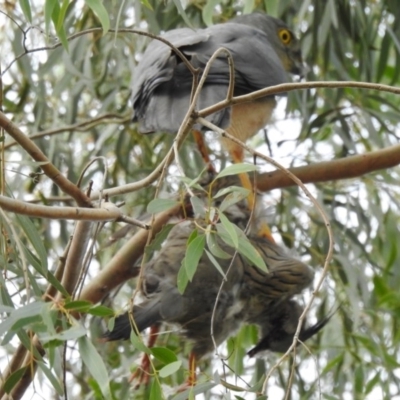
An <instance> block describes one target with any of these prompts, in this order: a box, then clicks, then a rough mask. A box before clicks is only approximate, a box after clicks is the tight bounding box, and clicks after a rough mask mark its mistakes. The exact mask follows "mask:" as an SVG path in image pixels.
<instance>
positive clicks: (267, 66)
mask: <svg viewBox="0 0 400 400" xmlns="http://www.w3.org/2000/svg"><path fill="white" fill-rule="evenodd" d="M162 37H163V38H164V39H166V40H168V41H169V42H170V43H172V45H174V46H175V47H176V48H178V49H179V50H180V51H181V52H182V53H183V54H184V55H185V56H186V58H187V59H188V60H189V62H190V63H191V64H192V65H193V67H195V68H199V69H200V70H201V71H203V70H204V68H205V66H206V64H207V62H208V61H209V59H210V57H211V56H212V55H213V53H214V52H215V51H216V50H217V49H219V48H221V47H223V48H225V49H227V50H228V51H229V52H230V53H231V55H232V58H233V63H234V71H235V76H234V95H235V96H238V95H243V94H248V93H251V92H254V91H256V90H259V89H263V88H266V87H269V86H273V85H278V84H282V83H286V82H287V81H288V73H292V74H297V75H303V74H304V72H305V65H304V64H303V61H302V57H301V51H300V43H299V41H298V39H297V38H296V37H295V35H294V34H293V32H292V31H291V30H290V29H289V28H288V27H287V25H286V24H285V23H284V22H282V21H281V20H279V19H276V18H273V17H271V16H269V15H265V14H262V13H253V14H247V15H242V16H239V17H236V18H234V19H233V20H231V21H229V22H227V23H223V24H218V25H214V26H211V27H209V28H206V29H198V30H193V29H189V28H181V29H174V30H171V31H168V32H166V33H165V34H163V35H162ZM229 82H230V73H229V67H228V60H227V57H226V55H224V54H221V55H219V56H218V57H217V59H216V60H215V61H214V63H213V64H212V66H211V69H210V71H209V74H208V76H207V78H206V80H205V84H204V86H203V88H202V90H201V93H200V96H199V99H198V103H197V107H196V109H197V110H201V109H204V108H206V107H209V106H212V105H214V104H215V103H218V102H219V101H222V100H224V99H225V98H226V97H227V92H228V86H229ZM192 86H193V76H192V73H191V72H190V71H189V69H188V68H187V66H186V65H185V64H184V63H183V62H182V60H181V59H180V57H179V56H178V55H177V54H176V53H175V52H174V51H173V50H172V49H171V48H170V47H169V46H167V45H166V44H164V43H162V42H160V41H158V40H153V41H152V42H151V43H150V44H149V46H148V47H147V49H146V51H145V53H144V54H143V57H142V59H141V60H140V62H139V64H138V66H137V68H136V71H135V73H134V85H133V110H134V117H133V120H134V121H136V122H138V127H139V131H140V132H142V133H151V132H156V131H161V132H170V133H177V132H178V130H179V127H180V125H181V124H182V121H183V119H184V117H185V115H186V113H187V111H188V109H189V105H190V100H191V95H192ZM280 95H282V93H281V94H280ZM275 106H276V100H275V96H267V97H263V98H261V99H257V100H254V101H251V102H247V103H244V104H236V105H234V106H232V107H229V108H225V109H223V110H220V111H218V112H215V113H214V114H212V115H210V116H208V117H207V120H209V121H210V122H212V123H213V124H215V125H216V126H217V127H219V128H224V129H226V130H227V132H228V133H230V134H231V135H233V136H234V137H236V138H238V139H240V140H241V141H246V140H247V139H248V138H250V137H252V136H254V135H255V134H256V133H257V132H258V131H259V130H260V129H262V128H263V127H265V125H266V124H267V123H268V121H269V120H270V117H271V114H272V112H273V109H274V108H275ZM194 129H195V138H196V141H197V142H198V144H199V149H200V152H201V153H203V157H204V158H205V159H206V161H207V162H208V163H209V158H208V155H206V154H204V151H203V150H202V149H205V148H206V146H205V145H204V143H203V142H202V136H201V134H200V133H199V131H205V130H209V129H205V128H204V127H203V126H200V125H199V124H196V125H195V127H194ZM222 142H223V145H224V147H225V148H226V149H227V150H228V151H229V152H230V154H231V156H232V158H233V161H234V162H242V161H243V158H244V153H243V149H242V147H241V146H240V145H238V144H236V143H233V142H232V141H230V140H229V139H227V138H226V139H223V140H222ZM211 170H212V168H211ZM241 180H242V184H243V186H244V187H246V188H247V189H252V184H251V182H250V180H249V177H248V176H247V174H242V175H241ZM248 200H249V206H250V208H251V209H253V207H254V202H255V200H254V195H253V194H252V193H251V194H250V195H249V198H248ZM265 229H266V234H265V235H266V236H267V237H269V239H270V240H272V241H273V238H272V236H271V235H270V233H269V230H268V228H265Z"/></svg>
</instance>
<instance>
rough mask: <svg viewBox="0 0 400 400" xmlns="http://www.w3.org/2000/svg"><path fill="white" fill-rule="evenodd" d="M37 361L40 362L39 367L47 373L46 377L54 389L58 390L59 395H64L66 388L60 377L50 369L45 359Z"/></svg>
mask: <svg viewBox="0 0 400 400" xmlns="http://www.w3.org/2000/svg"><path fill="white" fill-rule="evenodd" d="M37 363H38V366H39V368H40V369H41V370H42V371H43V373H44V374H45V375H46V378H47V379H48V380H49V381H50V383H51V384H52V386H53V388H54V390H55V391H56V392H57V394H58V395H59V396H63V395H64V389H63V386H62V384H61V382H60V379H59V378H58V377H56V376H55V375H54V373H53V372H52V371H51V370H50V368H49V367H48V366H47V365H46V364H45V363H44V362H43V361H38V362H37Z"/></svg>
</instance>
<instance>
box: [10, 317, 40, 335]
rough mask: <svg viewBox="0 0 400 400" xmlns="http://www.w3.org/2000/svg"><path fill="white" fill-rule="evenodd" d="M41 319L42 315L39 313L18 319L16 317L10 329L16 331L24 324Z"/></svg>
mask: <svg viewBox="0 0 400 400" xmlns="http://www.w3.org/2000/svg"><path fill="white" fill-rule="evenodd" d="M41 321H42V317H41V316H40V315H32V316H29V317H25V318H20V319H18V321H16V322H15V324H13V326H12V328H11V329H12V330H13V331H14V332H16V331H18V330H19V329H21V328H23V327H24V326H26V325H30V324H34V323H35V322H41Z"/></svg>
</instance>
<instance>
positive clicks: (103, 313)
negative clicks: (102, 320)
mask: <svg viewBox="0 0 400 400" xmlns="http://www.w3.org/2000/svg"><path fill="white" fill-rule="evenodd" d="M88 314H90V315H94V316H96V317H110V316H112V315H114V311H113V310H112V309H111V308H108V307H106V306H95V307H92V308H91V309H90V310H88Z"/></svg>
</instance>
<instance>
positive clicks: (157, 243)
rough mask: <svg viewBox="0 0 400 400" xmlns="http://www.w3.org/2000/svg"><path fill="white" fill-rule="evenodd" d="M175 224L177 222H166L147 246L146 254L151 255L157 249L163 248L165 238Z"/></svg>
mask: <svg viewBox="0 0 400 400" xmlns="http://www.w3.org/2000/svg"><path fill="white" fill-rule="evenodd" d="M174 226H175V224H166V225H164V226H163V227H162V229H161V231H160V232H158V233H157V235H156V236H155V238H154V239H153V240H152V241H151V243H150V244H149V245H148V246H146V249H145V254H146V255H147V256H148V257H149V256H150V255H151V254H153V253H154V252H155V251H157V250H160V249H161V245H162V244H163V243H164V242H165V239H166V238H167V236H168V235H169V233H170V232H171V229H172V228H173V227H174Z"/></svg>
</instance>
